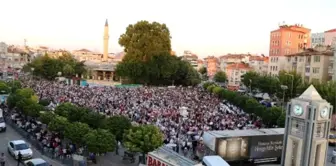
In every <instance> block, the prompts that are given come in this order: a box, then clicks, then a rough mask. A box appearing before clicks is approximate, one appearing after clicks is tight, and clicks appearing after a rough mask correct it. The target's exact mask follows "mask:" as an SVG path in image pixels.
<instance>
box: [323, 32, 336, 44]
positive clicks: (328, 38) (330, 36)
mask: <svg viewBox="0 0 336 166" xmlns="http://www.w3.org/2000/svg"><path fill="white" fill-rule="evenodd" d="M324 38H325V45H326V46H335V45H336V28H335V29H331V30H328V31H325V32H324Z"/></svg>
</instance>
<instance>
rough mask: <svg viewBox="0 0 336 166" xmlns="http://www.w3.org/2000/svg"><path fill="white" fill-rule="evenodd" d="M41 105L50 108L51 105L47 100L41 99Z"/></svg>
mask: <svg viewBox="0 0 336 166" xmlns="http://www.w3.org/2000/svg"><path fill="white" fill-rule="evenodd" d="M39 104H40V105H42V106H48V105H49V104H50V101H49V100H46V99H41V100H40V101H39Z"/></svg>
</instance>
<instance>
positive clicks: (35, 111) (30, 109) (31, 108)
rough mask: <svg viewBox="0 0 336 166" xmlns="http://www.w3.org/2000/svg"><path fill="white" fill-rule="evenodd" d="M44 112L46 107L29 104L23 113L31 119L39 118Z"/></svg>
mask: <svg viewBox="0 0 336 166" xmlns="http://www.w3.org/2000/svg"><path fill="white" fill-rule="evenodd" d="M27 100H29V99H27ZM42 111H44V107H43V106H42V105H40V104H37V103H32V104H28V105H25V106H24V107H23V113H24V114H25V115H27V116H30V117H39V116H40V113H41V112H42Z"/></svg>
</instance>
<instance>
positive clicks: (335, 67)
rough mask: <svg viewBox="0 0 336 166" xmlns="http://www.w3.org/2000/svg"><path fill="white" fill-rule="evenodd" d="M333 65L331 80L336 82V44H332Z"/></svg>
mask: <svg viewBox="0 0 336 166" xmlns="http://www.w3.org/2000/svg"><path fill="white" fill-rule="evenodd" d="M334 46H335V47H334V64H333V66H332V67H333V69H334V71H333V72H334V75H333V80H334V81H336V43H335V44H334Z"/></svg>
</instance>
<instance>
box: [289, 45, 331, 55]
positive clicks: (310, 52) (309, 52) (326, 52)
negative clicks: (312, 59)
mask: <svg viewBox="0 0 336 166" xmlns="http://www.w3.org/2000/svg"><path fill="white" fill-rule="evenodd" d="M312 55H326V56H333V50H332V49H330V48H329V47H327V48H325V49H319V48H314V49H313V48H308V49H306V50H304V51H303V52H299V53H296V54H289V55H285V56H287V57H293V56H312Z"/></svg>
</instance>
